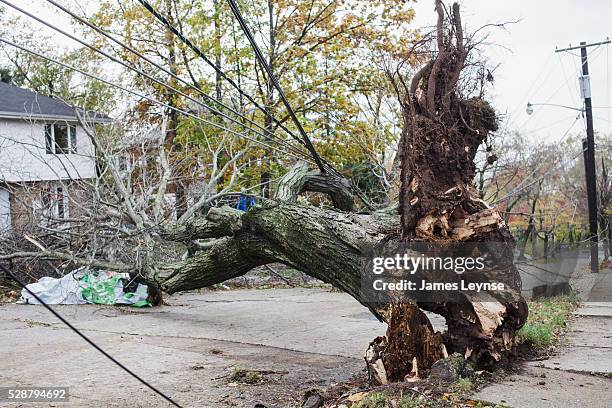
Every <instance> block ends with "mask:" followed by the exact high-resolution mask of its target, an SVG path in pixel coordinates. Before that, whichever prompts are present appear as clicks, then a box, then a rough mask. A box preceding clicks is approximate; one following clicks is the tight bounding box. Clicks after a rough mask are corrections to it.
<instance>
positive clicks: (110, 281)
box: [18, 267, 150, 307]
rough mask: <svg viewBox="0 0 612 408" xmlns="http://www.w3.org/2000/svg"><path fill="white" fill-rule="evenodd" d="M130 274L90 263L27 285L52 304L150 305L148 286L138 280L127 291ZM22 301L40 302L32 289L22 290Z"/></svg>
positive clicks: (28, 302)
mask: <svg viewBox="0 0 612 408" xmlns="http://www.w3.org/2000/svg"><path fill="white" fill-rule="evenodd" d="M129 277H130V276H129V274H127V273H117V272H112V271H101V270H94V269H90V268H87V267H83V268H79V269H76V270H74V271H72V272H70V273H68V274H67V275H64V276H63V277H61V278H52V277H49V276H45V277H43V278H41V279H39V280H38V281H37V282H34V283H30V284H29V285H27V286H26V287H27V289H29V290H30V291H31V292H33V293H35V294H36V296H38V297H39V298H40V299H41V300H42V301H43V302H45V303H47V304H50V305H81V304H86V303H94V304H98V305H114V304H119V305H132V306H135V307H143V306H150V303H149V302H148V301H147V286H146V285H143V284H140V283H139V284H138V285H137V286H136V288H135V290H134V291H127V290H126V287H127V286H130V287H132V286H133V285H131V282H130V283H128V279H129ZM18 303H22V304H40V302H38V300H36V298H35V297H34V296H32V294H31V293H30V292H28V290H26V289H23V290H22V291H21V298H20V299H19V301H18Z"/></svg>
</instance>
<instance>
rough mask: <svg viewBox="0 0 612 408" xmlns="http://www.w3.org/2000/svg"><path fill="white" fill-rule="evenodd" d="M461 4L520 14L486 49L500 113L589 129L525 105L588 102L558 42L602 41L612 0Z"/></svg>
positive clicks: (596, 58) (593, 57)
mask: <svg viewBox="0 0 612 408" xmlns="http://www.w3.org/2000/svg"><path fill="white" fill-rule="evenodd" d="M15 3H16V4H18V5H20V6H26V7H27V8H29V9H30V10H31V9H32V6H34V7H33V8H34V9H35V10H36V14H39V15H41V16H43V17H45V18H48V19H50V20H52V21H53V22H54V23H56V24H57V25H59V26H64V27H65V26H66V21H67V20H65V19H64V18H60V17H58V14H55V13H52V12H50V11H49V9H48V8H41V7H40V5H42V4H45V2H44V1H40V0H36V1H35V2H34V3H33V4H32V2H31V0H16V1H15ZM67 3H70V2H67ZM433 4H434V1H433V0H419V1H418V2H417V3H415V4H414V5H413V7H414V8H415V11H416V19H415V21H414V24H415V26H417V27H418V26H429V25H432V24H434V23H435V19H436V15H435V12H434V7H433ZM461 4H462V15H463V22H464V24H465V25H466V26H467V28H468V30H470V29H472V30H474V29H477V28H479V27H481V26H482V25H484V24H488V23H499V22H504V21H511V20H517V19H521V21H520V22H518V23H516V24H512V25H509V26H508V27H507V30H503V29H492V30H491V36H490V37H489V38H490V40H491V41H492V42H494V43H497V44H499V45H500V46H491V47H488V48H487V49H486V53H487V55H488V56H489V57H490V58H491V60H492V61H493V62H494V63H500V64H501V65H500V67H499V68H498V70H497V71H496V72H495V74H494V76H495V82H494V88H493V90H492V91H493V93H492V95H491V99H492V100H493V102H494V104H495V106H496V108H497V109H498V110H499V111H500V112H501V113H507V122H506V123H507V124H508V125H509V128H510V129H516V130H518V131H520V132H521V133H523V134H525V135H526V136H527V137H529V138H530V139H531V140H534V141H539V140H546V141H555V140H559V139H561V137H562V136H563V135H564V134H565V133H566V132H568V130H569V131H570V133H571V134H576V133H578V132H581V131H582V132H584V120H582V119H580V120H579V121H577V122H575V121H574V119H575V117H576V115H577V113H578V112H575V111H572V110H569V109H563V108H557V107H551V106H535V107H534V114H533V115H531V116H528V115H527V114H526V112H525V108H526V104H527V101H531V102H532V103H534V104H535V103H552V104H560V105H570V106H574V107H580V106H581V105H582V100H581V99H580V96H579V89H578V70H579V68H580V58H579V54H580V51H579V50H576V51H573V54H570V53H567V52H564V53H558V54H557V53H555V52H554V51H555V47H557V46H558V47H559V48H564V47H567V46H568V45H569V44H572V45H578V44H579V43H580V41H586V42H588V43H593V42H600V41H603V40H604V39H605V38H606V37H609V36H610V37H612V24H611V23H612V0H512V1H507V0H462V1H461ZM28 6H29V7H28ZM68 30H70V28H68ZM70 31H71V30H70ZM64 41H65V40H64ZM609 49H610V46H600V47H592V48H589V69H590V74H591V89H592V97H593V106H595V107H596V109H594V115H595V129H596V130H597V131H601V132H606V133H610V131H611V130H612V123H611V121H612V109H608V108H609V107H611V106H612V100H611V99H610V86H611V83H610V73H609V63H610V56H609V53H610V52H609ZM572 123H573V127H571V126H572Z"/></svg>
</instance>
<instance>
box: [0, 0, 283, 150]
mask: <svg viewBox="0 0 612 408" xmlns="http://www.w3.org/2000/svg"><path fill="white" fill-rule="evenodd" d="M0 2H2V3H5V4H7V5H8V6H10V7H12V8H14V9H15V10H17V11H19V12H21V13H23V14H25V15H26V16H28V17H30V18H32V19H34V20H36V21H38V22H40V23H42V24H44V25H45V26H47V27H49V28H51V29H53V30H55V31H57V32H59V33H61V34H63V35H65V36H66V37H68V38H70V39H72V40H74V41H76V42H78V43H80V44H82V45H83V46H85V47H87V48H89V49H91V50H93V51H96V52H97V53H99V54H101V55H103V56H105V57H106V58H109V59H110V60H111V61H113V62H116V63H118V64H121V65H122V66H124V67H125V68H127V69H129V70H132V71H134V72H136V73H138V74H139V75H142V76H144V77H145V78H147V79H149V80H151V81H153V82H155V83H157V84H159V85H161V86H163V87H164V88H166V89H168V90H170V91H172V92H175V93H177V94H179V95H181V96H184V97H185V98H187V99H189V100H191V101H193V102H195V103H196V104H198V105H200V106H203V107H204V108H206V109H210V107H208V106H207V105H205V104H203V103H202V102H201V101H198V100H197V99H194V98H192V97H191V96H189V95H187V94H186V93H184V92H182V91H180V90H178V89H176V88H174V87H173V86H171V85H168V84H167V83H165V82H163V81H160V80H158V79H156V78H154V77H153V76H151V75H149V74H147V73H146V72H144V71H142V70H140V69H138V68H136V67H133V66H131V65H129V64H127V63H125V62H124V61H121V60H119V59H117V58H116V57H114V56H112V55H110V54H108V53H107V52H105V51H103V50H100V49H99V48H97V47H95V46H93V45H91V44H88V43H87V42H85V41H83V40H81V39H79V38H77V37H76V36H74V35H72V34H69V33H67V32H66V31H64V30H62V29H60V28H58V27H55V26H54V25H52V24H50V23H48V22H46V21H44V20H43V19H41V18H39V17H37V16H35V15H33V14H31V13H29V12H27V11H25V10H23V9H22V8H20V7H18V6H15V5H14V4H11V3H10V2H8V1H7V0H0ZM166 106H167V104H166ZM235 122H236V121H235ZM207 123H209V124H211V125H213V126H218V124H213V123H212V122H207ZM236 123H239V124H240V122H236ZM224 129H226V128H224ZM226 130H228V129H226ZM250 130H251V131H253V132H255V133H258V134H259V135H261V136H262V137H267V135H264V134H263V133H261V132H257V131H255V130H253V129H250ZM285 143H286V142H285Z"/></svg>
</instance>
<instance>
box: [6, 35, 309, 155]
mask: <svg viewBox="0 0 612 408" xmlns="http://www.w3.org/2000/svg"><path fill="white" fill-rule="evenodd" d="M0 42H4V43H6V44H8V45H11V46H13V47H16V48H19V49H21V50H22V51H24V52H27V53H29V54H31V55H34V56H36V57H38V58H42V59H44V60H46V61H48V62H51V63H54V64H57V65H59V66H62V67H64V68H66V69H69V70H72V71H75V72H78V73H80V74H82V75H84V76H87V77H89V78H92V79H95V80H97V81H100V82H102V83H104V84H106V85H109V86H112V87H114V88H117V89H120V90H122V91H125V92H128V93H130V94H132V95H134V96H137V97H139V98H143V99H146V100H148V101H150V102H153V103H154V104H156V105H159V106H162V107H164V108H167V109H171V110H173V111H175V112H177V113H180V114H183V115H185V116H189V117H191V118H193V119H196V120H198V121H200V122H203V123H205V124H207V125H210V126H213V127H216V128H218V129H221V130H224V131H227V132H229V133H231V134H233V135H235V136H237V137H240V138H243V139H246V140H249V141H251V142H254V143H257V144H260V145H262V146H264V147H267V148H269V149H273V150H277V151H279V152H281V153H283V154H288V155H290V156H292V157H294V158H296V159H298V160H306V161H310V156H308V154H307V153H306V152H302V151H297V152H295V154H292V153H289V152H285V151H282V150H280V149H278V148H276V147H274V146H271V145H269V144H267V143H265V142H262V141H260V140H257V139H253V138H251V137H249V136H247V135H245V134H244V133H239V132H236V131H235V130H232V129H228V128H226V127H224V126H222V125H220V124H219V123H216V122H211V121H209V120H206V119H204V118H201V117H199V116H197V115H194V114H193V113H191V112H189V111H185V110H182V109H180V108H177V107H175V106H171V105H168V104H167V103H164V102H162V101H159V100H157V99H155V98H152V97H150V96H147V95H144V94H142V93H140V92H137V91H133V90H130V89H127V88H125V87H123V86H121V85H118V84H115V83H112V82H110V81H107V80H105V79H104V78H101V77H99V76H97V75H94V74H91V73H88V72H86V71H83V70H82V69H79V68H77V67H74V66H72V65H69V64H66V63H63V62H61V61H57V60H55V59H53V58H50V57H47V56H45V55H43V54H40V53H38V52H36V51H34V50H30V49H28V48H26V47H24V46H22V45H19V44H16V43H14V42H12V41H9V40H6V39H4V38H1V37H0ZM290 147H292V148H293V146H290ZM296 154H299V156H296ZM310 162H311V163H312V161H310Z"/></svg>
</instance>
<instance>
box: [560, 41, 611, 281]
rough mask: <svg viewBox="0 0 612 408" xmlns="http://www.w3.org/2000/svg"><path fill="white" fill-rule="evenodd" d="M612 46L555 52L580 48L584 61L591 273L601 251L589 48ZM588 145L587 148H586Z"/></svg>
mask: <svg viewBox="0 0 612 408" xmlns="http://www.w3.org/2000/svg"><path fill="white" fill-rule="evenodd" d="M604 44H610V39H606V41H603V42H599V43H592V44H587V43H586V42H584V41H583V42H581V43H580V46H578V47H571V46H570V47H568V48H563V49H560V50H559V49H557V50H555V52H562V51H570V50H575V49H578V48H580V59H581V61H582V76H580V77H579V80H580V96H581V97H582V98H583V99H584V110H585V113H586V125H587V129H586V131H587V137H586V143H584V142H583V148H584V147H586V151H585V152H584V170H585V171H584V173H585V178H586V188H587V203H588V207H589V241H590V249H591V272H592V273H597V272H599V251H598V245H597V241H598V239H597V237H598V233H597V173H596V171H595V168H596V165H595V135H594V131H593V105H592V102H591V81H590V77H589V62H588V57H587V48H588V47H593V46H596V45H604ZM585 145H586V146H585Z"/></svg>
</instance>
